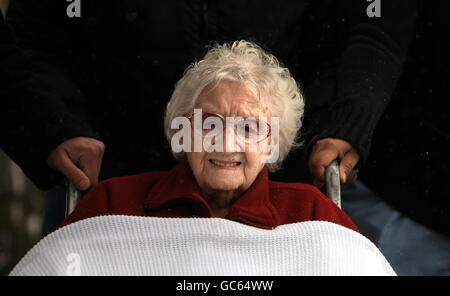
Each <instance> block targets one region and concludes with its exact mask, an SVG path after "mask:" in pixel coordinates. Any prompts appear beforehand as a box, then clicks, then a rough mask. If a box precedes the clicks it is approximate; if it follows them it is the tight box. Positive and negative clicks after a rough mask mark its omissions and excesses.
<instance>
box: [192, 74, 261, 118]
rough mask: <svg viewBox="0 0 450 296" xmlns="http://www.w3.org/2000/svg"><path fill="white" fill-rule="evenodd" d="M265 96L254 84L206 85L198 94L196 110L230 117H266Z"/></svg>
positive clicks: (231, 82) (222, 82) (226, 82)
mask: <svg viewBox="0 0 450 296" xmlns="http://www.w3.org/2000/svg"><path fill="white" fill-rule="evenodd" d="M266 101H267V100H266V99H265V96H264V95H263V92H261V91H260V90H259V89H258V88H257V87H256V85H255V84H253V83H251V82H239V81H233V80H223V81H220V82H213V83H210V84H208V85H207V86H206V87H205V88H204V89H203V90H202V91H201V93H200V95H199V97H198V99H197V102H196V104H195V107H196V108H200V109H202V112H212V113H218V114H222V115H224V116H230V117H237V116H242V117H250V116H253V117H260V116H268V108H267V103H266Z"/></svg>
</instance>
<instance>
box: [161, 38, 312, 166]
mask: <svg viewBox="0 0 450 296" xmlns="http://www.w3.org/2000/svg"><path fill="white" fill-rule="evenodd" d="M222 80H232V81H237V82H241V83H244V84H245V85H246V86H248V87H249V89H250V90H251V91H252V92H253V93H255V95H256V97H257V98H259V99H261V96H260V94H264V97H265V98H266V100H265V101H266V104H267V106H266V108H267V110H268V111H269V114H270V116H271V117H278V118H279V143H278V145H279V146H278V147H279V157H278V160H277V161H275V162H273V163H268V164H267V167H268V169H269V171H271V172H274V171H276V170H278V169H279V168H280V167H281V164H282V162H283V160H284V159H285V158H286V156H287V155H288V153H289V152H290V151H291V150H292V149H293V148H297V147H299V146H301V143H300V142H299V141H298V140H299V133H298V132H299V130H300V128H301V126H302V119H303V112H304V105H305V103H304V98H303V95H302V93H301V91H300V89H299V86H298V85H297V82H296V81H295V80H294V78H293V77H292V75H291V73H290V71H289V69H287V68H285V67H283V66H281V65H280V63H279V61H278V60H277V59H276V57H274V56H273V55H272V54H269V53H266V52H265V51H264V50H263V49H262V48H261V47H260V46H258V45H257V44H255V43H253V42H249V41H245V40H241V41H235V42H233V43H225V44H223V45H219V44H216V45H214V46H213V47H211V48H210V49H209V51H208V52H207V53H206V55H205V57H204V58H203V59H202V60H201V61H198V62H195V63H193V64H191V65H190V66H189V67H188V68H187V69H186V71H185V72H184V75H183V77H182V78H181V79H180V80H179V81H178V82H177V83H176V85H175V90H174V92H173V94H172V97H171V99H170V101H169V103H168V104H167V109H166V114H165V118H164V129H165V134H166V137H167V139H168V141H169V143H170V142H171V139H172V136H173V135H174V134H175V133H176V130H174V129H172V128H171V122H172V120H173V119H174V118H176V117H179V116H186V115H187V114H189V113H191V112H192V111H193V109H194V107H195V105H196V102H197V99H198V97H199V95H200V93H201V92H202V90H203V89H204V88H205V87H206V86H208V85H210V84H215V85H217V84H219V83H220V82H221V81H222ZM252 86H253V87H252ZM172 153H173V155H174V157H175V158H177V159H182V158H183V156H184V152H178V153H177V152H174V151H172Z"/></svg>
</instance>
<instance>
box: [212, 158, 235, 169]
mask: <svg viewBox="0 0 450 296" xmlns="http://www.w3.org/2000/svg"><path fill="white" fill-rule="evenodd" d="M209 162H210V163H212V164H213V165H215V166H218V167H221V168H235V167H237V166H239V165H241V164H242V162H240V161H220V160H215V159H210V160H209Z"/></svg>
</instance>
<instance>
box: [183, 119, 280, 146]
mask: <svg viewBox="0 0 450 296" xmlns="http://www.w3.org/2000/svg"><path fill="white" fill-rule="evenodd" d="M205 114H211V115H214V116H217V117H219V118H220V120H222V132H223V131H224V130H225V128H226V126H227V124H226V122H227V121H226V118H225V116H223V115H222V114H219V113H215V112H206V113H202V129H203V115H205ZM186 117H187V118H188V119H189V120H192V118H193V117H194V112H191V113H189V114H188V115H187V116H186ZM233 118H234V117H233ZM242 120H245V119H242ZM258 120H261V118H258ZM261 121H262V122H264V123H265V124H266V125H267V127H268V133H267V135H266V136H265V137H264V138H262V139H258V140H257V141H256V142H255V143H260V142H262V141H264V140H265V139H267V138H268V137H270V135H271V134H272V127H271V126H270V124H269V123H268V122H267V121H265V120H261ZM234 123H235V124H234V125H233V127H234V128H233V129H234V134H235V135H236V137H238V138H239V139H242V137H239V134H238V132H237V124H236V121H234ZM192 128H194V126H192ZM243 140H244V142H245V143H247V144H248V143H250V141H249V140H247V139H245V138H244V139H243Z"/></svg>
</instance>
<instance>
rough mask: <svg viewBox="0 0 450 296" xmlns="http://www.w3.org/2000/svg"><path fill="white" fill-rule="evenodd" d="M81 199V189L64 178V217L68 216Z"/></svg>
mask: <svg viewBox="0 0 450 296" xmlns="http://www.w3.org/2000/svg"><path fill="white" fill-rule="evenodd" d="M80 199H81V191H79V190H78V189H77V188H76V187H75V185H73V183H72V182H71V181H69V180H66V212H65V217H67V216H69V215H70V214H71V213H72V212H73V210H74V209H75V207H76V206H77V204H78V202H79V201H80Z"/></svg>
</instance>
